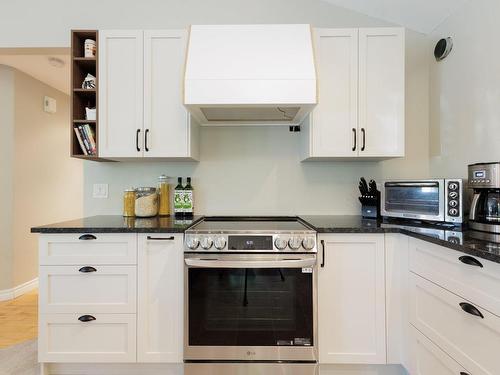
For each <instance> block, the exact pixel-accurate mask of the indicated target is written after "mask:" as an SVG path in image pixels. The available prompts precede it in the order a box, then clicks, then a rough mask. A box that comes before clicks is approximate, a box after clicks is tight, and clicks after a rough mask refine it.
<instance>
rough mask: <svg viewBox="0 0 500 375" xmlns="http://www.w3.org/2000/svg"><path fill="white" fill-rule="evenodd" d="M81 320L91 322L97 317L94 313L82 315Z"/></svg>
mask: <svg viewBox="0 0 500 375" xmlns="http://www.w3.org/2000/svg"><path fill="white" fill-rule="evenodd" d="M78 320H79V321H80V322H84V323H85V322H91V321H93V320H95V317H94V316H92V315H82V316H81V317H79V318H78Z"/></svg>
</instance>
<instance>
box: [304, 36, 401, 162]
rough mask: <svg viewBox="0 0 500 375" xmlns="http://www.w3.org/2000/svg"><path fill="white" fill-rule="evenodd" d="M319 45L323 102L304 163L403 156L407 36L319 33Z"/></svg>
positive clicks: (311, 122) (307, 136) (307, 133)
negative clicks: (405, 38)
mask: <svg viewBox="0 0 500 375" xmlns="http://www.w3.org/2000/svg"><path fill="white" fill-rule="evenodd" d="M314 45H315V56H316V69H317V74H318V87H319V100H318V105H317V107H316V108H315V109H314V110H313V112H312V113H311V114H310V116H309V117H308V118H307V119H306V120H305V121H304V123H303V129H302V131H303V135H302V137H303V139H302V140H303V147H302V159H303V160H315V159H317V160H321V159H338V158H370V159H374V160H376V159H384V158H390V157H401V156H404V128H405V119H404V107H405V44H404V30H403V29H401V28H375V29H315V30H314Z"/></svg>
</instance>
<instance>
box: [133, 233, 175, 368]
mask: <svg viewBox="0 0 500 375" xmlns="http://www.w3.org/2000/svg"><path fill="white" fill-rule="evenodd" d="M182 243H183V235H182V234H176V235H171V234H139V238H138V246H139V252H138V263H137V265H138V290H139V294H138V315H137V318H138V327H137V345H138V347H137V360H138V362H182V360H183V342H184V340H183V335H184V324H183V322H184V252H183V246H182Z"/></svg>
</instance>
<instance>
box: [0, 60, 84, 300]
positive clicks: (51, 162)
mask: <svg viewBox="0 0 500 375" xmlns="http://www.w3.org/2000/svg"><path fill="white" fill-rule="evenodd" d="M6 76H7V77H6ZM7 84H9V85H10V88H9V87H7ZM0 87H1V90H0V116H1V124H2V137H0V142H1V143H0V146H1V147H0V150H1V151H0V152H1V154H0V163H1V164H0V167H1V171H0V173H1V177H2V178H1V180H0V189H1V190H0V193H1V195H0V207H1V210H0V226H1V228H2V235H1V236H0V241H2V242H1V243H0V244H1V246H2V248H1V249H0V257H1V258H0V272H1V274H0V290H2V289H10V288H13V287H15V286H18V285H20V284H23V283H25V282H27V281H30V280H32V279H34V278H36V277H37V274H38V269H37V268H38V242H37V236H35V235H33V234H31V233H30V228H31V227H33V226H38V225H43V224H47V223H50V222H57V221H63V220H69V219H71V218H74V217H79V216H82V215H83V209H82V207H83V203H82V201H83V162H82V161H80V160H77V159H71V158H70V157H69V145H68V140H69V124H68V119H69V96H68V95H66V94H64V93H62V92H60V91H58V90H56V89H54V88H52V87H50V86H47V85H45V84H44V83H42V82H40V81H38V80H36V79H34V78H32V77H30V76H28V75H26V74H24V73H21V72H19V71H17V70H15V69H11V68H7V67H4V66H0ZM4 88H5V91H4ZM7 95H9V96H8V97H7ZM45 95H48V96H50V97H53V98H55V99H56V100H57V113H55V114H48V113H45V112H44V111H43V99H44V96H45ZM5 119H8V121H6V122H4V120H5ZM9 122H10V125H9ZM4 192H5V193H6V194H5V195H4V194H3V193H4ZM4 231H5V232H4Z"/></svg>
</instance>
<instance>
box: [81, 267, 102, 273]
mask: <svg viewBox="0 0 500 375" xmlns="http://www.w3.org/2000/svg"><path fill="white" fill-rule="evenodd" d="M78 272H81V273H90V272H97V270H96V269H95V268H94V267H91V266H85V267H82V268H80V269H79V270H78Z"/></svg>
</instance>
